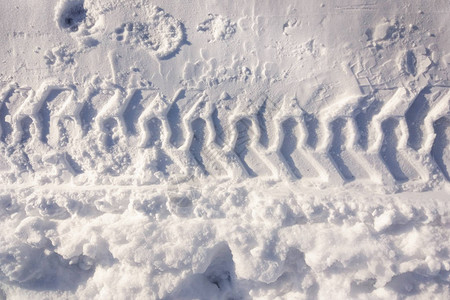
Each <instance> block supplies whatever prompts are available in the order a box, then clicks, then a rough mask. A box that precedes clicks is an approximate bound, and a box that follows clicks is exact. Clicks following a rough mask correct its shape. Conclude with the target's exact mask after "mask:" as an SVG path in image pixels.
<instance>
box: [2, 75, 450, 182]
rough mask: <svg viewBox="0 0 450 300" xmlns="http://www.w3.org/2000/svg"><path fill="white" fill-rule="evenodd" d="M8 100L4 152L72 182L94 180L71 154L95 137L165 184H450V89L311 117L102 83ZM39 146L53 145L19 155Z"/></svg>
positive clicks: (346, 103)
mask: <svg viewBox="0 0 450 300" xmlns="http://www.w3.org/2000/svg"><path fill="white" fill-rule="evenodd" d="M80 91H81V92H80ZM0 96H1V98H0V101H1V102H0V116H1V118H0V130H1V131H0V137H1V138H0V140H1V143H2V144H3V145H5V146H7V147H9V149H13V148H14V147H19V148H20V149H22V150H21V151H22V152H23V154H22V156H23V157H24V160H22V161H23V163H24V164H25V165H26V164H30V163H26V161H29V158H26V157H29V155H30V154H32V153H31V152H30V151H36V153H39V151H47V152H48V151H51V152H52V151H53V152H54V153H57V157H59V158H58V159H57V160H56V162H55V160H50V161H52V162H51V163H50V164H51V165H52V164H53V165H54V164H62V165H64V166H66V168H67V169H68V170H69V172H70V174H72V176H73V177H77V176H78V175H80V174H83V173H84V172H85V171H86V170H89V169H91V170H93V169H92V166H89V165H86V161H85V159H83V158H82V156H83V155H84V154H80V153H78V152H76V151H74V149H73V146H74V145H76V144H77V143H78V141H82V140H83V139H85V138H86V137H87V136H91V138H95V137H96V136H97V137H99V138H98V139H97V143H98V147H99V148H98V149H99V150H98V151H100V153H110V154H111V153H113V154H114V153H116V152H117V151H119V152H120V151H122V152H123V151H125V152H130V153H129V155H130V159H131V160H135V161H136V163H138V161H139V156H140V155H141V156H142V155H146V154H145V153H147V152H146V151H147V150H145V149H149V150H151V151H153V152H154V153H155V154H154V159H155V165H156V170H158V171H160V172H161V173H162V174H163V175H164V177H165V178H169V177H174V176H175V177H178V178H180V179H181V178H185V179H184V180H186V179H188V178H193V177H207V176H215V177H217V178H228V179H232V180H239V179H245V178H253V177H261V178H268V179H269V178H272V179H277V180H287V181H292V180H302V181H305V182H311V183H313V182H316V183H317V182H319V183H325V184H331V185H340V184H344V183H350V182H369V183H372V184H383V185H386V184H387V185H404V184H406V185H405V186H406V187H407V186H410V185H411V184H413V183H426V182H428V181H429V180H430V179H433V180H435V181H436V180H437V181H438V182H439V181H442V180H446V181H449V180H450V176H449V170H448V168H449V158H448V157H449V154H448V153H449V149H448V148H449V133H448V128H449V122H450V121H449V119H450V118H449V111H450V108H449V105H450V104H449V103H450V92H449V91H448V88H445V87H432V86H426V87H424V88H423V89H421V90H420V91H419V92H418V93H413V92H411V91H408V90H406V89H405V88H399V89H397V90H395V91H393V93H391V95H390V98H386V99H384V101H382V100H383V99H380V98H379V97H380V96H381V97H385V96H382V94H379V95H378V94H375V97H374V98H368V97H362V96H360V97H347V98H343V99H340V100H339V99H337V100H336V101H332V103H333V104H332V105H328V106H325V107H324V108H322V109H321V110H320V111H319V112H318V113H317V114H311V113H308V112H306V111H305V110H303V109H302V108H301V107H300V106H299V105H298V103H297V100H296V99H293V100H287V99H283V100H281V101H273V100H271V99H269V98H267V97H261V98H257V100H256V101H250V104H248V105H247V104H245V103H246V102H245V101H243V99H238V100H240V101H238V102H237V106H236V107H234V108H231V109H230V107H228V105H223V104H220V105H217V104H218V103H222V102H224V101H231V100H230V99H229V98H227V99H218V100H216V99H210V98H209V96H208V95H207V94H205V93H202V92H199V91H190V90H184V89H182V90H179V91H178V92H177V93H176V94H175V96H174V97H173V98H172V99H167V98H166V97H165V96H163V95H162V94H160V93H159V92H158V91H157V90H154V89H149V88H133V87H130V88H127V89H123V88H121V87H119V86H114V85H109V86H108V85H106V86H102V87H100V86H99V85H98V84H96V83H93V82H91V83H90V84H88V86H87V88H85V89H84V90H83V89H81V88H80V87H77V86H73V85H64V84H59V83H57V82H55V81H47V82H44V83H43V84H42V85H41V86H40V87H39V88H38V89H37V90H36V91H35V90H33V89H32V88H29V87H19V86H18V85H17V84H10V85H8V86H6V87H5V88H3V90H2V91H0ZM228 97H229V96H228ZM221 101H222V102H221ZM181 102H183V105H180V103H181ZM224 103H232V102H224ZM31 143H33V144H34V145H35V144H36V143H37V144H39V145H41V144H42V145H45V147H44V146H42V150H39V149H38V148H35V149H34V150H31V149H32V148H33V147H31V146H30V147H28V148H27V147H25V146H21V145H28V144H30V145H31ZM123 145H126V146H123ZM11 147H12V148H11ZM136 147H137V148H136ZM19 148H18V149H19ZM45 149H47V150H45ZM133 149H143V150H139V151H137V152H136V151H135V150H133ZM53 152H52V153H53ZM77 153H78V154H77ZM122 154H123V153H122ZM80 155H81V156H80ZM5 159H6V162H7V163H2V164H9V165H11V166H13V167H15V168H19V169H20V170H21V171H20V172H19V174H20V173H21V172H23V170H28V171H27V172H33V171H34V168H32V167H23V166H22V167H18V165H17V159H16V158H11V157H8V155H7V156H6V158H5ZM131 164H133V162H131ZM171 164H174V165H175V166H177V167H176V168H173V167H170V165H171ZM19 165H20V163H19ZM38 169H40V170H44V169H45V165H44V166H41V167H40V168H38ZM2 170H4V171H0V172H8V171H6V170H9V169H8V168H7V167H5V168H2ZM13 171H14V170H13ZM16 171H17V170H16ZM16 171H14V172H16ZM9 172H11V171H9ZM94 172H95V171H94ZM178 172H180V174H177V173H178ZM117 176H119V177H120V176H122V171H120V169H119V171H117Z"/></svg>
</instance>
